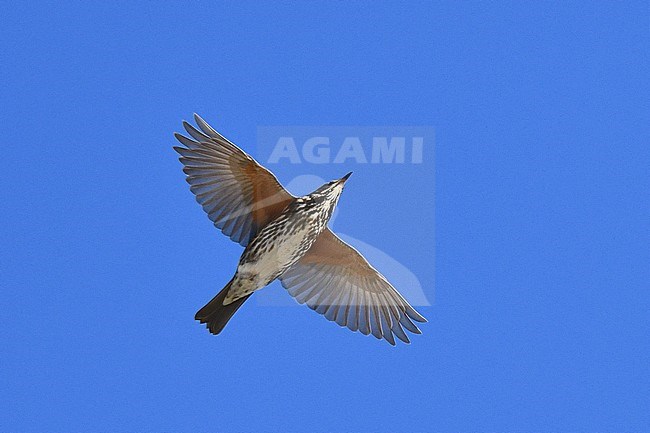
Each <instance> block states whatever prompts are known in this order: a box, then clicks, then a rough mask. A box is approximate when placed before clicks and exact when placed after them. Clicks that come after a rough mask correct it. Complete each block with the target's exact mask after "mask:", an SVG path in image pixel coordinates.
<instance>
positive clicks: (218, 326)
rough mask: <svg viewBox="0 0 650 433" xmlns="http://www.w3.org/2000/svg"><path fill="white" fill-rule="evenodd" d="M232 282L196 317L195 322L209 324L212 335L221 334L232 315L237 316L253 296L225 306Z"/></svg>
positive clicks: (198, 312)
mask: <svg viewBox="0 0 650 433" xmlns="http://www.w3.org/2000/svg"><path fill="white" fill-rule="evenodd" d="M233 279H234V278H233ZM232 282H233V280H230V282H228V284H226V287H224V288H223V289H221V291H220V292H219V293H218V294H217V296H215V297H214V298H212V300H211V301H210V302H208V303H207V304H205V306H204V307H203V308H201V309H200V310H199V311H197V313H196V315H195V316H194V319H195V320H198V321H199V322H201V323H207V325H206V326H207V328H208V330H210V333H211V334H214V335H217V334H219V333H220V332H221V331H222V330H223V328H224V327H225V326H226V323H228V321H229V320H230V318H231V317H232V315H233V314H235V311H237V310H238V309H239V307H241V306H242V304H243V303H244V302H245V301H246V299H248V298H249V297H250V296H251V295H252V293H251V295H246V296H244V297H243V298H239V299H237V300H236V301H234V302H232V303H230V304H228V305H223V300H224V298H225V297H226V294H228V290H230V285H231V284H232Z"/></svg>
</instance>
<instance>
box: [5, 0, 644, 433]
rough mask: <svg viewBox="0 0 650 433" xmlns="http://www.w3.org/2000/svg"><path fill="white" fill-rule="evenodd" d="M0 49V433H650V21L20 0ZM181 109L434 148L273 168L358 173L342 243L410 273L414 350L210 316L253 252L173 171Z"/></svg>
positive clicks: (420, 7) (394, 7) (566, 14)
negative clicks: (416, 310) (415, 285)
mask: <svg viewBox="0 0 650 433" xmlns="http://www.w3.org/2000/svg"><path fill="white" fill-rule="evenodd" d="M0 36H1V38H2V50H1V54H0V56H1V61H0V79H1V80H2V88H3V90H2V92H1V94H0V98H1V99H2V104H0V120H1V121H2V125H3V131H2V132H3V133H2V139H1V140H2V153H3V158H2V162H1V164H2V169H1V170H0V177H1V179H2V185H3V191H2V204H1V206H0V209H1V210H2V225H1V228H0V245H2V248H0V286H1V287H2V290H1V291H0V307H1V308H2V314H0V344H1V346H0V347H1V348H0V362H1V364H2V367H1V368H0V385H1V386H0V402H1V405H0V407H1V408H2V416H0V430H2V431H12V432H43V431H49V432H55V431H62V432H75V431H79V432H82V431H83V432H89V431H98V432H99V431H110V432H121V431H124V432H132V431H152V432H153V431H160V432H162V431H178V432H181V431H206V432H207V431H219V432H228V431H234V432H245V431H259V432H264V431H270V432H272V431H286V432H304V431H313V432H352V431H367V432H384V431H385V432H395V431H414V432H429V431H431V432H433V431H436V432H446V431H449V432H477V431H486V432H510V431H512V432H514V431H517V432H540V431H553V432H560V431H567V432H577V431H585V432H593V431H616V432H621V431H643V430H648V429H650V415H649V412H648V406H649V403H650V402H649V401H648V396H647V390H648V388H649V386H650V378H649V375H648V363H649V361H650V359H649V358H650V350H649V348H648V347H649V345H648V332H649V331H650V329H649V326H648V311H649V306H650V302H649V298H648V293H647V292H648V281H649V280H650V278H649V277H650V275H649V272H648V267H649V266H648V264H649V263H650V260H649V259H650V257H648V256H649V254H648V233H649V231H648V219H649V215H650V212H649V211H650V206H649V205H648V203H649V200H648V191H649V190H650V188H649V187H650V185H649V184H650V182H649V180H650V179H649V176H648V166H649V163H650V158H649V152H648V143H649V138H650V134H649V132H650V131H649V127H648V125H649V124H650V122H649V117H650V116H649V114H650V113H649V112H648V111H649V110H648V84H647V77H648V70H649V68H648V66H649V64H648V63H649V62H648V60H649V59H648V36H649V34H648V7H647V3H646V2H625V3H624V4H623V3H614V2H588V3H585V2H527V3H510V2H490V3H469V2H463V3H462V4H459V2H436V3H428V2H427V3H425V2H409V3H408V6H402V5H399V4H398V3H392V2H381V3H379V2H377V3H370V2H368V3H363V2H351V3H345V4H344V3H338V2H336V3H335V2H331V3H326V2H305V3H295V2H267V3H264V4H259V3H257V2H243V3H241V4H239V3H238V4H236V3H214V2H192V3H190V4H188V2H179V3H171V2H162V4H161V2H101V3H100V2H94V3H92V4H88V3H87V2H47V3H46V2H43V3H35V2H31V3H30V2H22V3H20V4H16V5H12V6H11V7H10V6H6V7H5V8H3V25H2V26H1V27H0ZM193 112H198V113H200V114H201V115H202V116H203V117H204V118H205V119H206V120H208V121H209V122H210V123H212V124H213V125H214V126H215V127H217V128H218V129H219V130H220V131H221V132H223V133H224V134H225V135H226V136H228V137H229V138H231V139H232V140H233V141H234V142H236V143H238V144H239V145H240V146H241V147H243V148H245V149H247V150H249V151H251V152H252V153H253V154H256V152H258V151H262V150H264V149H260V148H259V146H257V138H258V128H259V127H262V126H287V125H306V126H332V125H342V126H352V127H366V126H411V125H419V126H430V127H433V128H434V130H435V159H433V158H431V157H430V156H432V155H433V154H432V153H430V152H431V147H428V148H426V149H425V154H424V162H423V164H421V165H419V166H417V167H415V166H412V165H411V166H398V165H396V164H393V165H391V164H381V165H379V166H372V165H371V164H366V165H364V164H357V163H354V162H352V161H348V162H346V163H345V164H338V165H337V164H326V165H324V166H318V167H316V166H315V165H311V166H310V165H306V164H301V165H291V164H276V165H274V167H273V170H274V171H275V172H276V173H277V175H278V177H279V178H280V180H281V181H283V182H285V183H288V182H290V181H291V180H292V179H294V178H295V177H296V176H299V175H307V174H310V172H311V171H312V169H313V174H316V175H318V176H320V177H323V178H328V177H329V178H334V177H340V176H341V175H343V174H345V173H346V172H347V171H350V170H354V172H355V174H354V176H353V177H352V178H351V179H350V182H349V186H348V187H347V188H346V191H345V193H344V196H343V197H342V199H341V210H340V212H339V214H338V216H337V220H336V222H335V228H336V230H337V231H340V232H342V233H345V234H346V235H348V236H350V237H352V238H354V239H358V240H360V241H362V242H364V243H366V244H368V245H371V246H373V247H374V248H377V249H379V250H380V251H382V252H385V253H387V254H389V255H390V257H391V258H393V259H395V260H396V261H398V262H399V263H401V264H404V265H405V266H407V267H408V269H410V270H411V271H412V272H413V273H414V274H415V275H417V277H418V278H419V281H420V282H421V283H422V286H423V290H424V292H425V293H426V294H427V296H430V297H431V299H432V301H433V302H432V303H433V305H431V306H427V307H422V308H420V310H421V311H422V313H423V314H424V315H425V316H426V317H427V318H428V319H429V323H427V324H424V325H423V326H422V330H423V332H424V333H423V335H421V336H415V337H414V338H413V344H411V345H410V346H404V345H402V346H398V347H395V348H392V347H390V346H389V345H387V344H385V343H383V342H379V341H377V340H375V339H373V338H372V337H368V338H365V337H363V336H361V335H359V334H355V333H351V332H349V331H346V330H343V329H339V328H338V327H337V326H335V325H333V324H332V323H330V322H327V321H326V320H324V319H323V318H322V317H319V316H318V315H316V314H315V313H313V312H312V311H311V310H309V309H307V308H305V307H296V306H290V305H289V306H275V307H271V306H266V305H262V304H261V303H259V302H258V303H254V302H251V303H250V304H247V305H245V306H244V307H243V308H242V310H241V311H240V312H238V313H237V315H236V316H235V317H234V318H233V321H232V322H231V323H230V324H229V325H228V327H227V328H226V330H225V331H224V333H223V334H222V335H220V336H218V337H214V336H211V335H209V334H208V333H207V332H206V331H205V329H203V328H202V327H201V326H200V325H199V324H198V323H196V322H194V321H193V315H194V312H195V311H196V310H197V309H198V308H199V307H201V306H202V305H203V304H204V303H205V302H206V301H207V300H208V299H209V298H210V297H211V296H212V295H213V294H214V293H216V291H217V290H219V289H220V288H221V287H222V286H223V285H224V283H225V282H226V281H227V280H228V279H229V278H230V276H231V273H232V272H233V270H234V267H235V264H236V262H237V259H238V257H239V254H240V253H241V249H240V247H239V246H238V245H235V244H234V243H232V242H230V241H229V240H228V239H227V238H225V237H224V236H222V235H221V234H220V233H219V232H218V231H217V230H216V229H214V227H212V226H211V224H210V222H209V221H208V219H207V217H206V216H205V215H204V214H203V212H202V210H201V209H200V207H199V206H198V205H197V204H196V203H195V202H194V200H193V198H192V197H191V194H190V192H189V191H188V188H187V185H186V184H185V182H184V180H183V175H182V172H181V168H180V163H179V162H178V161H177V159H176V155H175V154H174V152H173V151H172V150H171V146H172V145H173V144H174V140H173V137H172V132H173V131H178V130H180V121H181V120H182V119H188V120H189V118H190V117H191V114H192V113H193ZM434 180H435V183H434ZM429 229H430V230H429ZM433 233H435V236H433ZM434 257H435V260H434ZM266 290H268V291H269V293H275V294H276V295H277V296H280V295H282V293H281V292H282V290H283V289H282V288H281V287H280V286H279V285H278V284H277V283H276V284H274V285H273V286H272V287H270V288H268V289H266ZM286 296H288V295H286Z"/></svg>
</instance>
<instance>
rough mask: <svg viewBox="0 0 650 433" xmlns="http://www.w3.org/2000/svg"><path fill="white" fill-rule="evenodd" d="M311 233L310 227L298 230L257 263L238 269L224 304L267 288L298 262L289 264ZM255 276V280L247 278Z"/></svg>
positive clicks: (242, 265)
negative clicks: (269, 282)
mask: <svg viewBox="0 0 650 433" xmlns="http://www.w3.org/2000/svg"><path fill="white" fill-rule="evenodd" d="M308 233H309V229H308V227H306V226H305V228H303V229H302V230H297V231H296V232H295V233H291V234H290V235H289V236H287V237H286V238H284V239H283V240H282V241H281V242H276V243H275V248H273V249H272V250H270V251H268V252H266V253H264V254H262V256H261V257H260V258H259V260H258V261H257V262H254V263H244V264H241V265H239V266H238V267H237V274H236V275H237V276H236V277H235V281H233V284H232V286H231V289H230V291H229V292H228V295H227V296H226V298H225V299H224V304H229V303H231V302H233V301H235V300H237V299H239V298H241V297H243V296H246V295H248V294H250V293H253V292H254V291H256V290H259V289H261V288H263V287H265V286H266V284H267V282H268V281H270V280H273V279H275V278H276V277H277V276H278V273H279V272H280V271H281V270H284V269H286V268H288V267H289V266H291V265H292V264H293V263H295V262H296V261H297V260H294V261H293V263H292V262H288V261H287V259H288V258H290V257H294V256H295V254H294V252H295V251H297V250H298V249H299V248H300V244H301V243H302V242H304V240H305V238H306V237H307V235H308ZM249 275H255V279H254V280H248V279H246V278H245V277H246V276H249Z"/></svg>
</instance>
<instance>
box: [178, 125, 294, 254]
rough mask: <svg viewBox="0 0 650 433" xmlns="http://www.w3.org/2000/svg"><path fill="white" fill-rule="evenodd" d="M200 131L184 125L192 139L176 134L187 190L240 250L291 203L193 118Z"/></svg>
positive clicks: (266, 175)
mask: <svg viewBox="0 0 650 433" xmlns="http://www.w3.org/2000/svg"><path fill="white" fill-rule="evenodd" d="M194 120H195V122H196V124H197V125H198V127H199V129H200V130H199V129H196V128H195V127H194V126H192V125H190V124H189V123H187V122H183V127H184V128H185V130H186V131H187V133H188V134H189V135H190V136H191V137H192V138H193V139H190V138H187V137H185V136H183V135H181V134H178V133H175V134H174V136H175V137H176V139H177V140H178V141H180V142H181V144H182V145H183V146H184V147H180V146H177V147H174V150H176V152H178V153H179V154H180V155H181V157H180V158H179V159H180V161H181V162H182V163H183V166H184V167H183V171H184V172H185V174H186V175H187V179H186V180H187V183H189V184H190V190H191V191H192V192H193V193H194V195H196V201H198V202H199V204H200V205H201V206H202V207H203V210H204V211H205V212H206V213H207V214H208V217H209V218H210V220H211V221H212V222H213V223H214V225H215V226H216V227H217V228H219V229H220V230H221V231H222V232H223V234H225V235H226V236H228V237H230V239H232V240H233V241H235V242H237V243H239V244H241V245H242V246H246V245H248V242H249V241H250V240H251V239H253V238H254V237H255V235H256V234H257V233H258V232H259V230H261V228H262V227H264V226H265V225H266V224H267V223H268V222H269V221H271V220H273V219H274V218H276V217H277V216H278V215H280V213H282V211H283V210H284V208H285V207H286V206H287V205H288V204H289V202H291V200H293V196H292V195H291V194H289V192H287V190H285V189H284V188H283V187H282V185H280V183H279V182H278V179H277V178H276V177H275V176H274V175H273V174H272V173H271V172H270V171H268V170H267V169H266V168H264V167H262V166H261V165H260V164H259V163H257V161H255V160H254V159H253V158H252V157H251V156H250V155H248V154H246V153H245V152H244V151H243V150H241V149H240V148H239V147H237V146H235V145H234V144H233V143H231V142H230V141H229V140H228V139H226V138H225V137H224V136H222V135H221V134H219V133H218V132H217V131H215V130H214V129H212V127H211V126H210V125H208V124H207V123H206V122H205V121H204V120H203V119H201V118H200V117H199V116H198V115H197V114H195V115H194Z"/></svg>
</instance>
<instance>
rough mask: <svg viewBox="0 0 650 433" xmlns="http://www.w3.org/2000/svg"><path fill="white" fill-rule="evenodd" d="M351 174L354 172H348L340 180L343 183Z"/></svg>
mask: <svg viewBox="0 0 650 433" xmlns="http://www.w3.org/2000/svg"><path fill="white" fill-rule="evenodd" d="M350 176H352V172H349V173H348V174H346V175H345V176H343V177H342V178H340V179H339V182H343V183H345V181H346V180H348V178H349V177H350Z"/></svg>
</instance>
